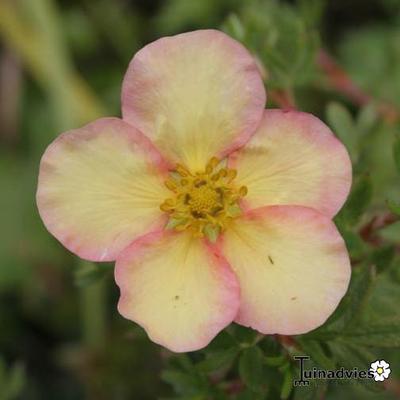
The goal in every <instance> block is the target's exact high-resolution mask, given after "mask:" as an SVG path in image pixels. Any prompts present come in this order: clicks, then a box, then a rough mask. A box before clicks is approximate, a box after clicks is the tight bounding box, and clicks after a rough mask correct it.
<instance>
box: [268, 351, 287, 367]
mask: <svg viewBox="0 0 400 400" xmlns="http://www.w3.org/2000/svg"><path fill="white" fill-rule="evenodd" d="M286 361H287V357H286V355H284V354H281V355H279V356H275V357H265V358H264V362H265V364H266V365H269V366H271V367H280V366H282V365H283V364H284V363H286Z"/></svg>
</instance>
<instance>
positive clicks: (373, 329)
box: [343, 317, 400, 348]
mask: <svg viewBox="0 0 400 400" xmlns="http://www.w3.org/2000/svg"><path fill="white" fill-rule="evenodd" d="M343 337H344V339H343V340H345V341H348V342H349V343H353V344H358V345H364V346H372V347H389V348H390V347H396V348H398V347H400V318H399V317H394V318H393V317H390V318H384V319H381V320H379V321H369V322H368V324H364V325H362V326H355V327H353V328H352V329H351V330H346V332H344V333H343Z"/></svg>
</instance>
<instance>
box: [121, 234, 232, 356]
mask: <svg viewBox="0 0 400 400" xmlns="http://www.w3.org/2000/svg"><path fill="white" fill-rule="evenodd" d="M115 278H116V281H117V283H118V285H119V286H120V289H121V299H120V301H119V304H118V309H119V311H120V313H121V314H122V315H123V316H125V317H126V318H128V319H131V320H133V321H135V322H137V323H138V324H140V325H141V326H142V327H143V328H144V329H145V330H146V331H147V333H148V335H149V336H150V338H151V339H152V340H153V341H154V342H156V343H159V344H161V345H163V346H165V347H167V348H169V349H170V350H172V351H175V352H183V351H193V350H197V349H199V348H202V347H204V346H206V345H207V344H208V343H209V342H210V340H211V339H212V338H213V337H214V336H215V335H216V334H217V333H218V332H219V331H220V330H222V329H223V328H224V327H225V326H226V325H228V324H229V323H230V322H231V321H232V320H233V319H234V318H235V316H236V313H237V309H238V306H239V287H238V284H237V280H236V277H235V275H234V274H233V272H232V271H231V269H230V267H229V265H228V264H227V263H226V261H225V260H223V259H222V258H221V257H219V256H216V255H215V254H213V253H212V252H211V251H210V250H209V249H208V247H207V246H206V245H205V244H204V242H203V241H201V240H200V239H198V238H194V237H193V236H192V235H191V234H190V233H187V232H182V233H179V234H176V233H168V232H164V233H162V232H160V233H153V234H149V235H148V236H147V237H145V238H143V239H140V240H138V241H137V242H136V243H134V244H133V245H132V246H131V247H130V248H128V249H127V250H126V251H124V252H123V253H122V254H121V256H120V257H119V258H118V259H117V263H116V270H115Z"/></svg>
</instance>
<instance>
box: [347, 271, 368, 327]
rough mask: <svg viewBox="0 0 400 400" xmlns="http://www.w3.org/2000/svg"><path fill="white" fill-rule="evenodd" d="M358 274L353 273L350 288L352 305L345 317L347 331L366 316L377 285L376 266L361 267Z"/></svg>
mask: <svg viewBox="0 0 400 400" xmlns="http://www.w3.org/2000/svg"><path fill="white" fill-rule="evenodd" d="M360 268H362V269H361V270H359V271H358V272H353V275H352V282H351V286H350V290H349V292H350V304H349V305H348V306H347V312H346V314H345V315H344V318H345V323H346V329H347V328H348V327H349V326H353V325H356V324H358V323H359V322H360V320H361V319H362V318H363V317H364V316H365V313H364V310H365V307H366V305H367V304H368V301H369V299H370V297H371V294H372V290H373V288H374V286H375V283H376V267H375V266H374V265H370V266H364V267H360Z"/></svg>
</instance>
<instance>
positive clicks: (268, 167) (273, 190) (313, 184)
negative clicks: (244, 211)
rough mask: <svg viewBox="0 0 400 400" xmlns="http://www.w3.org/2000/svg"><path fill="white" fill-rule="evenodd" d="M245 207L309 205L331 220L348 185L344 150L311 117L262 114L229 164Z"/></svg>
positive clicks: (292, 113) (290, 113)
mask: <svg viewBox="0 0 400 400" xmlns="http://www.w3.org/2000/svg"><path fill="white" fill-rule="evenodd" d="M231 164H232V166H233V167H234V168H236V169H237V170H238V177H237V180H236V182H237V184H238V185H245V186H247V188H248V195H247V197H246V202H247V203H246V205H247V207H249V208H257V207H261V206H268V205H300V206H306V207H312V208H315V209H316V210H319V211H321V212H322V213H324V214H326V215H328V216H333V215H335V214H336V213H337V211H338V210H339V209H340V208H341V206H342V205H343V203H344V201H345V200H346V197H347V195H348V193H349V190H350V186H351V162H350V158H349V155H348V153H347V151H346V149H345V147H344V146H343V145H342V144H341V143H340V142H339V140H338V139H336V138H335V137H334V136H333V134H332V132H331V131H330V130H329V128H328V127H327V126H326V125H325V124H324V123H323V122H322V121H320V120H319V119H318V118H316V117H314V116H313V115H311V114H307V113H303V112H299V111H282V110H266V111H265V114H264V119H263V120H262V122H261V124H260V126H259V128H258V130H257V132H256V134H255V135H254V136H253V137H252V139H251V140H250V142H249V143H247V145H246V147H244V148H243V149H241V150H240V151H238V152H237V153H236V154H235V155H234V156H233V157H232V160H231Z"/></svg>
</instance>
